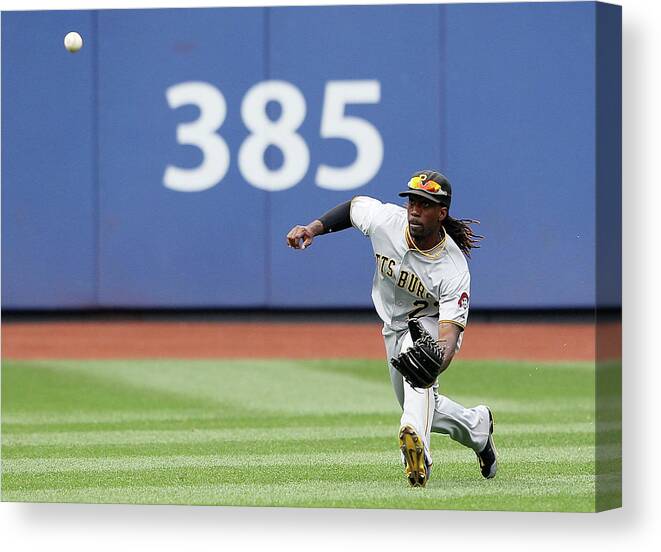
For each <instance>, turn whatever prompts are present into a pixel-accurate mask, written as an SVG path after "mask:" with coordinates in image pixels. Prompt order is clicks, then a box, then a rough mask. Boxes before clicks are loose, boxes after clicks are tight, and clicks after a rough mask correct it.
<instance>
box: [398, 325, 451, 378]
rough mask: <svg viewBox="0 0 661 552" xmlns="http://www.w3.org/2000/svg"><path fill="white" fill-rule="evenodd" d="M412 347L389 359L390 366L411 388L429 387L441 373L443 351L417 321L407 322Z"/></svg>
mask: <svg viewBox="0 0 661 552" xmlns="http://www.w3.org/2000/svg"><path fill="white" fill-rule="evenodd" d="M409 332H410V333H411V339H412V340H413V347H411V348H410V349H409V350H408V351H405V352H403V353H401V354H400V355H398V356H396V357H395V358H393V359H391V361H390V362H391V363H392V365H393V366H394V367H395V368H396V369H397V370H398V371H399V372H400V373H401V374H402V376H404V379H405V380H406V381H408V382H409V384H410V385H411V387H423V388H427V387H431V386H432V385H434V382H435V381H436V378H437V377H438V375H439V374H440V373H441V369H442V366H443V355H444V350H443V349H442V348H441V347H439V346H438V344H437V343H436V340H435V339H434V338H433V337H432V336H431V335H430V334H429V332H428V331H427V330H425V328H424V327H423V326H422V324H421V323H420V321H419V320H417V319H415V318H413V319H411V320H409Z"/></svg>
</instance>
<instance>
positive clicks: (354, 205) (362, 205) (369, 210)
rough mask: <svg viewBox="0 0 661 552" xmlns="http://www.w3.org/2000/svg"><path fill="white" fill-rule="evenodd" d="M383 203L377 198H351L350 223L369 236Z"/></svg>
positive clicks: (376, 222)
mask: <svg viewBox="0 0 661 552" xmlns="http://www.w3.org/2000/svg"><path fill="white" fill-rule="evenodd" d="M383 207H384V204H383V203H381V202H380V201H379V200H378V199H374V198H371V197H367V196H356V197H354V198H353V199H352V200H351V211H350V215H351V224H353V226H354V227H355V228H357V229H358V230H360V231H361V232H362V233H363V234H365V235H366V236H371V235H372V234H373V233H374V229H375V228H376V225H377V224H378V219H379V215H380V213H381V211H382V210H383Z"/></svg>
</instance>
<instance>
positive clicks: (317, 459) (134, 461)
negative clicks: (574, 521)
mask: <svg viewBox="0 0 661 552" xmlns="http://www.w3.org/2000/svg"><path fill="white" fill-rule="evenodd" d="M620 453H621V451H620V449H619V447H604V448H602V450H601V453H600V458H601V459H603V460H607V459H616V458H619V457H620ZM393 457H394V455H393ZM470 458H471V456H470V455H469V451H465V450H452V451H443V452H438V453H437V454H435V455H434V459H435V461H436V462H439V463H442V464H447V463H461V462H465V461H467V460H468V459H470ZM594 458H595V449H594V447H590V446H584V447H548V448H543V449H542V448H538V447H535V448H518V449H513V450H507V451H506V452H502V453H501V455H500V459H501V462H544V463H548V464H553V463H560V462H590V461H591V460H594ZM383 461H384V453H383V452H363V451H360V452H339V453H316V454H315V453H305V454H296V453H289V454H272V455H258V456H245V455H241V456H240V459H238V458H237V451H236V450H232V451H222V452H221V453H219V454H214V455H206V456H155V457H152V456H138V457H136V456H124V457H114V458H80V457H70V458H55V459H53V458H48V459H43V458H21V459H8V460H4V461H3V471H4V473H5V474H14V473H56V472H59V473H62V472H76V471H87V472H89V471H113V470H151V469H161V468H213V467H221V468H222V467H232V466H236V465H237V462H240V464H241V465H242V466H244V467H245V468H250V469H255V468H259V467H264V466H285V465H296V466H301V467H306V468H308V469H314V468H315V467H318V466H322V465H325V466H355V465H361V464H366V465H370V464H376V463H383ZM471 462H472V459H471Z"/></svg>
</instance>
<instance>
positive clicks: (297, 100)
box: [239, 80, 310, 192]
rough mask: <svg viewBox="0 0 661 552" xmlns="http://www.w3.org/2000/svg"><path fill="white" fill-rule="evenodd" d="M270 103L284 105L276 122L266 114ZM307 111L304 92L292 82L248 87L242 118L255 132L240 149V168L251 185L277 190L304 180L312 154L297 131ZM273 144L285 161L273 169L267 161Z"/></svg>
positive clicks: (242, 105)
mask: <svg viewBox="0 0 661 552" xmlns="http://www.w3.org/2000/svg"><path fill="white" fill-rule="evenodd" d="M269 102H278V103H279V104H280V108H281V114H280V117H278V119H277V120H276V121H272V120H271V119H270V118H269V117H268V115H267V114H266V105H267V104H268V103H269ZM305 110H306V107H305V98H304V97H303V94H301V92H300V90H299V89H298V88H296V87H295V86H294V85H293V84H290V83H288V82H285V81H276V80H272V81H265V82H260V83H259V84H256V85H255V86H253V87H252V88H251V89H250V90H248V92H247V93H246V95H245V97H244V99H243V103H242V104H241V117H242V118H243V123H244V124H245V125H246V127H247V128H248V129H249V130H250V132H251V134H250V136H248V138H246V139H245V141H244V142H243V144H241V148H240V149H239V170H240V171H241V174H242V175H243V178H245V179H246V180H247V181H248V182H249V183H250V184H252V185H253V186H255V187H256V188H260V189H261V190H267V191H270V192H275V191H278V190H286V189H287V188H291V187H292V186H296V184H298V183H299V182H300V181H301V180H302V179H303V177H304V176H305V173H306V172H307V170H308V165H309V164H310V153H309V151H308V147H307V145H306V144H305V140H303V138H301V136H300V135H298V134H296V130H297V129H298V127H300V126H301V123H303V120H304V119H305ZM270 145H273V146H276V147H277V148H279V149H280V151H281V152H282V156H283V159H284V161H283V163H282V166H281V167H280V168H279V169H275V170H271V169H269V168H268V167H267V166H266V163H265V162H264V153H265V152H266V148H267V147H268V146H270Z"/></svg>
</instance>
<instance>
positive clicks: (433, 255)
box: [406, 224, 446, 259]
mask: <svg viewBox="0 0 661 552" xmlns="http://www.w3.org/2000/svg"><path fill="white" fill-rule="evenodd" d="M441 229H442V230H443V237H442V238H441V241H440V242H439V243H437V244H436V245H435V246H434V247H432V248H430V249H425V250H424V251H423V250H422V249H420V248H419V247H418V246H417V245H416V243H415V242H414V241H413V238H412V237H411V231H410V230H409V225H408V224H407V225H406V241H407V242H408V244H409V246H413V249H414V250H415V251H417V252H418V253H420V255H423V256H425V257H427V258H429V259H438V258H439V257H440V256H441V253H443V250H444V249H445V238H446V233H445V229H444V228H441ZM410 248H411V247H409V249H410ZM435 249H437V251H434V250H435Z"/></svg>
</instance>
